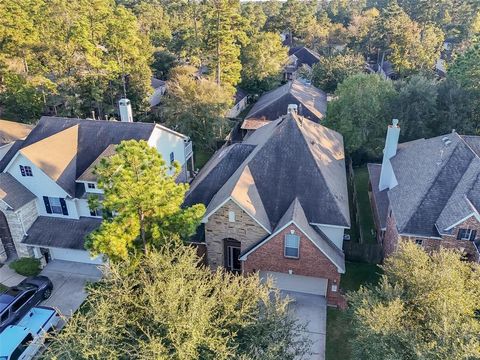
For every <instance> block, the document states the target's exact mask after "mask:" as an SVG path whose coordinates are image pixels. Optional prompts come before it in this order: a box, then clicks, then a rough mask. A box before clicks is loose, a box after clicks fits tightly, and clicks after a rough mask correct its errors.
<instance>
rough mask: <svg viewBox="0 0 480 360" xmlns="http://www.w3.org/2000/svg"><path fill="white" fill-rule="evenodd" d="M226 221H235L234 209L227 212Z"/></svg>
mask: <svg viewBox="0 0 480 360" xmlns="http://www.w3.org/2000/svg"><path fill="white" fill-rule="evenodd" d="M228 221H229V222H235V211H231V210H230V211H229V212H228Z"/></svg>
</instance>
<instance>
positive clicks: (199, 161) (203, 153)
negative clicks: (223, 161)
mask: <svg viewBox="0 0 480 360" xmlns="http://www.w3.org/2000/svg"><path fill="white" fill-rule="evenodd" d="M213 153H214V152H213V151H207V150H195V151H194V152H193V155H194V156H195V169H201V168H202V167H203V166H204V165H205V164H206V163H207V161H208V160H209V159H210V158H211V157H212V155H213Z"/></svg>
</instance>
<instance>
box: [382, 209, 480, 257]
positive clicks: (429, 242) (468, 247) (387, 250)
mask: <svg viewBox="0 0 480 360" xmlns="http://www.w3.org/2000/svg"><path fill="white" fill-rule="evenodd" d="M460 229H472V230H477V239H478V238H480V223H479V222H478V221H477V219H476V218H475V217H474V216H472V217H470V218H468V219H467V220H465V221H464V222H463V223H461V224H459V225H457V226H456V227H455V228H454V229H453V232H452V234H451V235H442V237H441V239H434V238H428V237H422V236H401V235H399V234H398V231H397V226H396V223H395V217H394V216H393V214H392V216H391V217H388V218H387V230H386V233H385V239H384V242H383V249H384V255H385V256H389V255H391V254H392V253H393V252H394V251H395V250H396V249H397V246H398V241H399V240H400V241H416V240H421V241H422V244H421V246H422V247H423V248H424V249H425V250H426V251H428V252H431V251H436V250H439V249H440V248H442V247H443V248H447V249H457V250H463V251H464V252H465V253H466V255H467V258H468V259H469V260H471V261H477V262H478V261H480V254H479V253H478V251H477V249H476V248H475V245H474V244H473V242H472V241H469V240H457V235H458V231H459V230H460Z"/></svg>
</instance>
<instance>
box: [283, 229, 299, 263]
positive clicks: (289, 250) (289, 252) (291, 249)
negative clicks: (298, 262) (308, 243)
mask: <svg viewBox="0 0 480 360" xmlns="http://www.w3.org/2000/svg"><path fill="white" fill-rule="evenodd" d="M299 249H300V236H298V235H295V234H287V235H285V253H284V255H285V257H291V258H298V256H299Z"/></svg>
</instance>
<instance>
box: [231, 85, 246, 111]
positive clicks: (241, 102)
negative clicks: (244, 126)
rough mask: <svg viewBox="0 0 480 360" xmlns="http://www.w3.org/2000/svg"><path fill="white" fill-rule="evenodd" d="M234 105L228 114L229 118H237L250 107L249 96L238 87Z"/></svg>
mask: <svg viewBox="0 0 480 360" xmlns="http://www.w3.org/2000/svg"><path fill="white" fill-rule="evenodd" d="M233 100H234V105H233V107H232V108H231V109H230V111H229V112H228V114H227V117H228V118H231V119H232V118H236V117H237V116H238V115H240V113H241V112H242V111H243V110H245V109H246V108H247V105H248V94H247V93H246V92H245V91H244V90H242V89H241V88H239V87H237V91H236V92H235V96H234V97H233Z"/></svg>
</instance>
